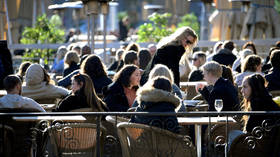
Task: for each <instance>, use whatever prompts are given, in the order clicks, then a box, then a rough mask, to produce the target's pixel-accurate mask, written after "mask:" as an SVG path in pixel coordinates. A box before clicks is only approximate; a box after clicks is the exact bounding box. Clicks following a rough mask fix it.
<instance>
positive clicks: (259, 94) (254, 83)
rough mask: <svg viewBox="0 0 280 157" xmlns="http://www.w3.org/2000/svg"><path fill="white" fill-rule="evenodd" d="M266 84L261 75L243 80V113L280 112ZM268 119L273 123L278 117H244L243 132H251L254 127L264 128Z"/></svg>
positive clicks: (254, 75)
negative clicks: (264, 122)
mask: <svg viewBox="0 0 280 157" xmlns="http://www.w3.org/2000/svg"><path fill="white" fill-rule="evenodd" d="M265 83H266V81H265V78H264V77H263V76H262V75H260V74H253V75H250V76H247V77H246V78H245V79H244V80H243V84H242V89H241V92H242V95H243V96H244V101H243V104H242V106H241V107H242V110H243V111H280V108H279V107H278V105H277V104H276V103H275V102H274V101H273V100H272V96H271V95H270V94H269V92H268V91H267V89H266V87H265ZM278 118H280V117H278ZM266 119H267V120H270V121H268V122H270V123H271V122H273V121H275V120H276V119H277V117H274V116H265V115H250V116H243V121H244V129H243V130H244V131H247V132H251V131H252V130H253V128H254V127H256V126H262V122H263V121H264V120H266ZM271 120H272V121H271Z"/></svg>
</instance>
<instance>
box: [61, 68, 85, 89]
mask: <svg viewBox="0 0 280 157" xmlns="http://www.w3.org/2000/svg"><path fill="white" fill-rule="evenodd" d="M79 72H80V70H75V71H73V72H72V73H70V74H69V75H67V76H66V77H64V78H62V79H61V80H59V81H58V83H57V85H58V86H62V87H65V88H67V87H68V86H70V85H71V78H72V77H73V76H74V75H76V74H78V73H79Z"/></svg>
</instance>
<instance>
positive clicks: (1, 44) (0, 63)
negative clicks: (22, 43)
mask: <svg viewBox="0 0 280 157" xmlns="http://www.w3.org/2000/svg"><path fill="white" fill-rule="evenodd" d="M0 52H1V53H0V89H2V88H3V87H4V85H3V79H4V78H5V77H6V76H8V75H10V74H13V73H14V70H13V60H12V55H11V52H10V50H9V49H8V44H7V41H6V40H0Z"/></svg>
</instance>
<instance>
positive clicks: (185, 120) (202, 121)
mask: <svg viewBox="0 0 280 157" xmlns="http://www.w3.org/2000/svg"><path fill="white" fill-rule="evenodd" d="M210 120H211V124H226V117H210ZM178 122H179V124H181V125H193V124H194V125H195V139H196V151H197V156H198V157H201V125H208V123H209V117H178ZM228 123H236V121H235V120H234V119H233V118H232V117H228Z"/></svg>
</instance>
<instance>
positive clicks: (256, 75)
mask: <svg viewBox="0 0 280 157" xmlns="http://www.w3.org/2000/svg"><path fill="white" fill-rule="evenodd" d="M197 42H198V36H197V34H196V33H195V31H194V30H193V29H191V28H190V27H181V28H179V29H177V30H176V31H175V32H174V33H173V34H171V35H170V36H167V37H165V38H163V39H162V40H161V41H160V42H159V43H158V44H157V45H154V44H151V45H149V46H148V47H146V48H142V47H140V46H139V45H138V44H137V43H130V44H128V45H124V46H123V47H121V48H120V49H118V50H117V51H116V58H115V61H114V62H113V63H112V64H111V65H109V66H108V67H106V66H105V65H104V64H103V62H102V60H101V59H100V58H99V57H98V56H97V55H95V54H93V53H94V52H93V50H91V49H90V47H88V46H83V47H82V46H80V45H77V44H75V45H73V44H71V45H69V46H68V47H65V46H61V47H60V48H59V49H58V50H57V54H56V58H55V61H54V64H53V65H52V68H51V69H50V71H47V70H46V69H44V68H43V67H42V66H41V65H39V64H36V63H31V62H23V63H22V64H21V66H20V68H19V70H18V71H19V72H18V73H17V74H13V75H9V76H7V77H6V78H5V79H4V82H3V85H4V89H5V90H6V91H7V95H5V96H3V97H2V98H0V107H1V108H32V109H34V110H35V111H42V112H44V111H45V110H44V109H43V108H42V107H41V106H40V104H39V103H38V102H39V101H40V100H41V99H57V98H60V99H61V101H60V102H58V104H56V108H54V109H53V112H69V111H72V110H75V109H79V108H91V110H92V111H94V112H99V111H111V112H126V111H128V110H129V111H135V112H143V111H145V112H185V111H186V108H185V106H184V104H183V103H182V100H183V99H184V96H183V95H182V93H183V92H184V91H181V90H180V81H206V82H207V84H197V86H196V90H197V94H201V96H202V97H203V99H204V100H205V101H206V102H207V104H208V105H209V107H208V110H209V111H215V107H214V103H215V100H216V99H222V100H223V104H224V107H223V109H222V111H240V110H243V111H262V110H264V111H278V110H279V107H278V105H277V104H276V103H275V102H274V101H273V100H272V96H271V95H270V93H269V92H270V91H273V90H280V81H279V80H280V63H279V61H280V42H277V43H276V44H275V45H273V47H271V49H270V52H269V56H268V57H267V58H266V60H263V59H262V57H261V56H260V55H258V52H257V49H256V46H255V44H254V43H253V42H248V43H246V44H244V46H243V47H242V50H240V52H238V51H237V47H236V45H235V43H234V42H233V41H224V42H217V43H216V44H215V46H214V47H213V49H211V50H207V52H204V51H202V50H199V51H197V50H196V49H195V46H196V43H197ZM195 50H196V51H195ZM194 51H195V52H194ZM107 71H114V72H115V75H114V76H113V77H110V76H108V73H107ZM50 73H55V74H56V75H61V76H62V79H60V80H52V79H51V77H50ZM240 89H241V91H240V92H241V93H242V95H243V100H242V99H239V95H238V92H239V90H240ZM36 101H37V102H36ZM265 118H267V117H261V116H256V117H255V116H249V117H248V116H247V117H243V120H244V128H245V130H246V131H251V130H252V128H253V127H254V126H257V125H261V122H262V120H264V119H265ZM130 121H131V122H135V123H142V124H147V125H152V126H157V127H160V128H163V129H167V130H169V131H172V132H174V133H179V132H180V131H179V130H180V127H179V124H178V120H177V117H176V116H164V117H161V116H150V117H145V116H132V117H131V120H130ZM169 122H172V125H169V124H166V123H169ZM170 126H172V127H170Z"/></svg>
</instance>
